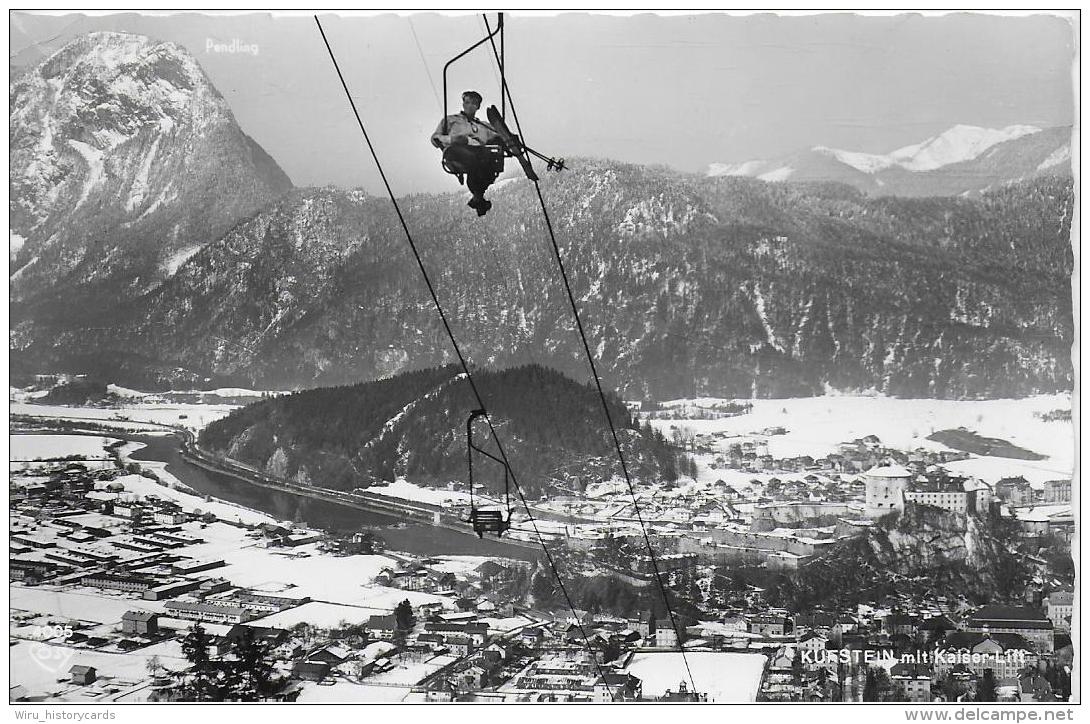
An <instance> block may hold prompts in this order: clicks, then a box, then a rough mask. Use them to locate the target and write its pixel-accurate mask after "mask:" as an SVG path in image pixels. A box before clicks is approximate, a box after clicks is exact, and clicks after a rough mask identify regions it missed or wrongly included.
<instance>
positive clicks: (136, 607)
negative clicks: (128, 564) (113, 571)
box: [8, 584, 163, 624]
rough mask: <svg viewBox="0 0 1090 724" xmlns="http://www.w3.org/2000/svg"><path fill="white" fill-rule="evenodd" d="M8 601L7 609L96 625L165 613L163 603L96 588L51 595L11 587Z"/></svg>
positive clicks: (41, 589)
mask: <svg viewBox="0 0 1090 724" xmlns="http://www.w3.org/2000/svg"><path fill="white" fill-rule="evenodd" d="M8 597H9V599H8V600H9V602H8V605H9V606H10V607H11V608H14V609H20V610H23V611H34V612H36V613H44V614H47V615H49V616H55V617H57V619H65V620H73V621H90V622H93V623H116V624H120V623H121V617H122V616H123V615H124V614H125V612H126V611H153V612H155V613H162V612H163V602H162V601H145V600H143V599H140V598H129V597H127V596H125V595H124V594H122V593H120V592H117V593H116V594H115V595H110V594H108V593H106V592H104V591H100V590H98V589H94V588H82V589H79V590H67V591H50V590H48V589H46V588H44V587H42V586H34V587H33V588H27V587H24V586H19V585H15V584H12V585H11V586H9V588H8Z"/></svg>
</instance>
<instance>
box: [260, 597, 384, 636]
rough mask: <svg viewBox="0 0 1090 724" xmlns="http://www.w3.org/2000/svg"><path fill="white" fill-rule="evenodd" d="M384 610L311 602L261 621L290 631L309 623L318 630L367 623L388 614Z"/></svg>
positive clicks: (266, 624)
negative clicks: (378, 616) (299, 624)
mask: <svg viewBox="0 0 1090 724" xmlns="http://www.w3.org/2000/svg"><path fill="white" fill-rule="evenodd" d="M388 612H389V611H388V610H387V609H384V608H360V607H358V606H345V605H342V604H339V603H321V602H318V601H311V602H310V603H304V604H303V605H302V606H296V607H295V608H289V609H288V610H287V611H280V612H279V613H274V614H271V615H269V616H266V617H264V618H263V619H261V625H262V626H271V627H273V628H283V629H290V628H291V627H292V626H294V625H296V624H298V623H304V622H305V623H309V624H310V625H312V626H317V627H318V628H337V627H338V626H340V624H341V623H342V622H344V623H348V624H361V623H367V620H368V619H369V618H371V616H375V615H379V614H384V613H388Z"/></svg>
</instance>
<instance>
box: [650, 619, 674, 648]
mask: <svg viewBox="0 0 1090 724" xmlns="http://www.w3.org/2000/svg"><path fill="white" fill-rule="evenodd" d="M677 645H678V641H677V631H676V630H675V629H674V624H673V622H672V621H671V620H670V619H668V618H662V619H659V620H657V621H655V646H658V647H659V648H666V649H673V648H677Z"/></svg>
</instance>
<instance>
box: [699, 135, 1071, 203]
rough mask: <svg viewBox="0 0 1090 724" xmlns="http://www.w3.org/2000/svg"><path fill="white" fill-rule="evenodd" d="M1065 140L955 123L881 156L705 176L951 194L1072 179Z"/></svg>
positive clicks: (781, 162)
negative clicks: (1048, 177)
mask: <svg viewBox="0 0 1090 724" xmlns="http://www.w3.org/2000/svg"><path fill="white" fill-rule="evenodd" d="M1070 136H1071V129H1070V128H1050V129H1041V128H1037V127H1036V126H1026V125H1014V126H1007V127H1006V128H998V129H997V128H982V127H980V126H966V125H957V126H954V127H953V128H950V129H948V130H946V131H944V132H943V133H940V134H938V135H936V136H932V137H931V138H928V139H926V140H924V141H921V142H920V143H914V144H912V145H909V146H904V147H902V148H898V149H895V150H893V151H891V152H889V153H885V154H876V153H863V152H859V151H848V150H844V149H839V148H829V147H827V146H814V147H813V148H810V149H808V150H805V151H801V152H799V153H796V154H793V155H791V156H788V157H785V158H779V159H769V160H755V161H745V162H742V163H713V164H711V165H709V167H708V171H707V174H708V175H709V176H748V177H751V178H758V179H761V180H762V181H839V182H842V183H848V184H851V185H853V186H855V187H857V188H859V189H861V190H863V191H866V192H868V193H875V194H881V195H897V196H952V195H958V194H964V193H976V192H980V191H984V190H987V189H991V188H997V187H999V186H1002V185H1004V184H1006V183H1010V182H1012V181H1018V180H1021V179H1025V178H1030V177H1033V176H1036V175H1040V174H1059V175H1068V174H1070V169H1069V166H1070V164H1069V163H1066V162H1069V160H1070V157H1071V143H1070Z"/></svg>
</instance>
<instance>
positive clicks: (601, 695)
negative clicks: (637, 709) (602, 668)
mask: <svg viewBox="0 0 1090 724" xmlns="http://www.w3.org/2000/svg"><path fill="white" fill-rule="evenodd" d="M641 696H643V682H642V681H641V680H640V679H639V677H636V676H633V675H632V674H629V673H622V672H611V671H607V672H605V673H604V674H602V675H601V676H599V677H598V679H597V680H596V681H595V682H594V696H593V698H594V701H637V700H639V699H640V697H641Z"/></svg>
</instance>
